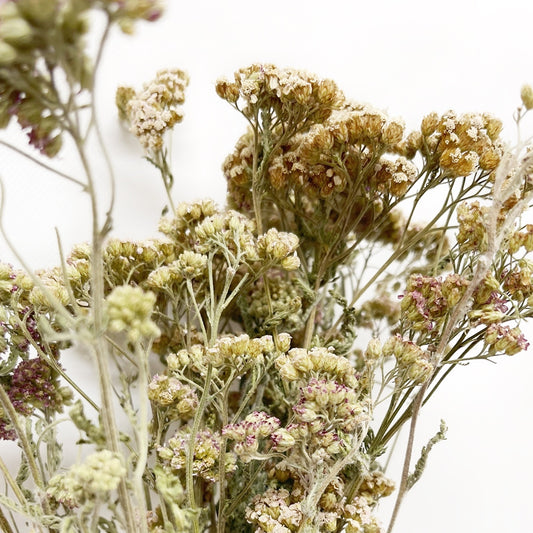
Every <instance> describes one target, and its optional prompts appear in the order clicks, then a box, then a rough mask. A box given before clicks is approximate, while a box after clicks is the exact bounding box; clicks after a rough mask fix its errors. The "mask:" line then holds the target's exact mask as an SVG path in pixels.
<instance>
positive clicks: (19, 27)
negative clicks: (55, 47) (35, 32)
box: [0, 18, 32, 46]
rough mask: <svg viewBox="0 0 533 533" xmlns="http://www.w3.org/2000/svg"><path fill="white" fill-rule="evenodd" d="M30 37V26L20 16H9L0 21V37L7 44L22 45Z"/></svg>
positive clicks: (26, 42) (27, 41)
mask: <svg viewBox="0 0 533 533" xmlns="http://www.w3.org/2000/svg"><path fill="white" fill-rule="evenodd" d="M31 38H32V31H31V26H30V25H29V24H28V23H27V22H26V21H25V20H24V19H22V18H11V19H8V20H3V21H2V22H1V23H0V39H2V40H4V41H5V42H6V43H8V44H11V45H13V46H24V45H25V44H28V43H29V42H30V41H31Z"/></svg>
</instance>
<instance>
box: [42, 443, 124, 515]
mask: <svg viewBox="0 0 533 533" xmlns="http://www.w3.org/2000/svg"><path fill="white" fill-rule="evenodd" d="M125 475H126V467H125V465H124V461H123V458H122V456H121V455H119V454H117V453H113V452H110V451H109V450H102V451H99V452H95V453H93V454H91V455H89V456H88V457H87V458H86V459H85V461H84V462H83V463H81V464H78V465H74V466H72V467H70V469H69V470H67V471H66V472H65V473H63V474H58V475H56V476H54V477H53V478H52V479H51V480H50V483H49V486H48V490H47V496H48V497H49V498H50V499H51V500H53V501H55V502H57V503H58V504H61V505H63V506H65V507H67V508H74V507H78V506H82V505H86V504H87V503H93V504H94V503H96V501H97V500H101V499H103V498H108V497H109V493H110V492H111V491H114V490H116V488H117V487H118V484H119V483H120V481H121V479H123V478H124V476H125Z"/></svg>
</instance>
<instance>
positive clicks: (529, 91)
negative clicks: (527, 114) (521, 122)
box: [520, 85, 533, 110]
mask: <svg viewBox="0 0 533 533" xmlns="http://www.w3.org/2000/svg"><path fill="white" fill-rule="evenodd" d="M520 98H522V103H523V104H524V107H525V108H526V109H527V110H529V109H532V108H533V87H531V85H523V86H522V90H521V91H520Z"/></svg>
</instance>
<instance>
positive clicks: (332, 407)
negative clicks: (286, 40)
mask: <svg viewBox="0 0 533 533" xmlns="http://www.w3.org/2000/svg"><path fill="white" fill-rule="evenodd" d="M37 4H39V5H37ZM44 4H46V6H45V5H44ZM90 9H99V10H101V11H103V12H104V14H105V18H106V21H107V23H108V26H106V28H105V30H104V35H103V36H102V42H101V44H102V45H103V44H104V41H105V36H106V35H107V30H108V29H109V28H110V27H111V25H113V24H115V23H116V24H118V25H119V26H120V27H121V29H122V30H123V31H126V32H129V31H131V28H132V24H133V22H134V21H135V20H138V19H144V20H148V21H151V20H155V19H157V18H158V17H159V16H160V14H161V9H160V6H159V3H158V2H156V1H155V0H131V1H130V0H128V1H126V2H124V1H116V0H109V1H99V2H74V1H70V0H64V1H63V0H62V1H61V2H59V0H57V1H51V2H47V3H43V2H37V1H36V0H18V1H16V2H15V1H12V0H9V1H4V2H0V95H1V96H2V98H1V99H0V126H1V127H5V126H7V124H8V123H9V122H10V120H11V118H12V117H13V116H16V117H17V120H18V122H19V123H20V125H21V127H22V128H23V129H25V130H26V131H27V132H28V135H29V140H30V144H31V145H32V146H34V147H35V148H37V149H39V150H40V151H41V152H42V153H44V154H45V155H47V156H49V157H54V155H55V154H56V153H57V152H58V150H59V149H60V148H61V146H62V140H63V138H64V136H65V135H69V136H70V137H71V139H72V140H73V144H74V147H75V149H76V153H77V155H78V156H79V157H80V161H81V164H82V167H83V168H84V169H85V175H84V178H83V180H84V181H82V180H80V179H78V178H73V177H72V176H68V175H66V174H64V173H62V172H59V171H55V172H56V174H58V175H60V176H61V177H63V178H65V179H68V180H69V181H71V182H75V183H76V184H78V185H80V186H82V187H83V188H84V190H85V191H86V192H87V193H88V194H89V195H90V197H91V199H92V202H91V206H92V216H93V231H92V241H91V242H90V243H88V244H80V245H77V246H75V247H74V249H73V250H72V251H71V252H70V254H65V255H63V254H61V263H60V264H59V265H58V266H57V267H54V268H50V269H48V270H44V271H39V272H37V273H33V272H30V271H29V270H28V269H17V268H14V267H12V266H11V265H7V264H0V438H2V439H4V440H14V441H16V442H17V443H18V444H19V445H20V448H21V450H22V452H23V453H22V461H21V464H20V474H19V476H18V477H16V478H15V477H14V476H13V475H12V474H11V473H10V471H9V470H8V468H7V467H6V466H5V465H4V463H3V462H2V461H0V469H1V470H2V473H3V475H4V476H5V478H6V486H8V490H7V494H6V495H5V496H2V498H0V499H1V502H2V506H3V507H5V508H6V509H9V511H10V512H13V516H15V514H18V515H20V516H24V519H25V520H26V521H27V522H28V523H31V524H32V527H33V528H34V529H35V530H36V531H41V530H42V531H44V530H45V529H46V530H49V529H53V530H54V531H56V530H57V531H74V530H76V531H117V532H118V531H128V532H129V531H135V532H137V531H138V532H140V533H163V532H171V531H184V532H193V533H206V532H208V531H210V532H212V531H216V532H217V533H224V532H229V531H242V532H243V533H252V532H280V533H281V532H299V533H319V532H332V533H333V532H340V531H346V532H347V533H378V532H383V531H384V528H383V527H382V526H381V525H380V521H379V519H378V511H379V509H378V504H379V502H380V500H381V498H384V497H388V496H390V495H391V494H392V493H393V492H394V491H395V486H396V485H397V486H398V489H397V494H398V496H397V504H396V508H395V511H394V514H393V517H392V520H391V522H390V525H389V531H391V530H392V527H393V525H394V521H395V518H396V516H397V513H398V509H399V507H400V504H401V501H402V499H403V496H404V495H405V493H406V491H407V490H408V489H409V488H410V487H411V486H412V484H413V483H414V482H415V481H417V480H418V479H419V477H420V475H421V474H422V471H423V470H424V467H425V466H426V463H427V459H428V454H429V451H430V450H431V447H432V446H433V445H434V444H435V443H436V442H437V441H439V440H442V439H443V438H444V424H441V430H440V431H439V432H438V433H437V435H436V436H435V437H433V438H432V439H431V440H430V441H429V442H428V444H427V446H426V447H424V448H423V450H422V453H421V457H420V460H419V461H418V462H417V463H416V466H415V469H414V473H410V472H409V467H410V463H411V455H412V446H413V439H414V434H415V429H416V421H417V417H418V414H419V411H420V409H421V407H422V404H423V403H424V402H426V401H428V400H429V399H430V398H431V397H432V396H433V394H434V393H435V392H436V390H437V389H438V387H439V385H440V383H441V382H442V380H443V379H444V378H448V375H449V374H450V373H451V372H452V370H455V369H457V368H460V367H461V366H463V365H464V364H467V363H469V362H471V361H473V360H476V359H493V358H495V357H496V356H501V355H509V356H511V355H515V354H517V353H518V352H520V351H524V350H526V349H527V348H528V346H529V343H528V340H527V339H526V338H525V336H524V333H523V329H524V328H523V326H524V322H525V321H526V320H527V319H528V318H530V317H531V316H532V315H533V311H532V306H533V288H532V283H531V278H532V274H533V260H532V259H531V258H530V257H529V255H528V254H529V253H531V251H532V250H533V226H532V225H530V224H523V223H522V222H521V219H520V217H521V215H522V214H523V213H524V212H525V210H526V208H527V207H528V206H529V204H530V202H531V194H532V190H533V182H532V179H531V175H532V171H533V161H532V157H533V156H532V154H533V150H532V148H531V147H529V146H519V147H518V148H516V149H515V150H509V149H506V148H505V145H504V143H503V141H502V140H501V139H500V132H501V129H502V123H501V122H500V121H499V120H498V119H496V118H495V117H493V116H492V115H490V114H488V113H481V114H480V113H462V114H460V113H456V112H454V111H448V112H446V113H444V114H441V115H439V114H437V113H429V114H427V115H426V116H424V118H423V119H422V121H421V124H420V127H419V128H417V129H416V130H415V131H411V132H408V131H406V129H405V125H404V123H403V121H402V120H401V119H398V118H394V117H390V116H389V115H388V114H387V113H385V112H383V111H381V110H379V109H375V108H373V107H372V106H370V105H368V104H360V103H357V102H354V101H351V100H349V99H347V98H346V97H345V96H344V94H343V93H342V92H341V91H340V90H339V88H338V87H337V85H336V84H335V83H334V82H333V81H331V80H328V79H321V78H319V77H318V76H315V75H313V74H310V73H307V72H304V71H301V70H297V69H290V68H278V67H276V66H274V65H270V64H253V65H251V66H249V67H246V68H242V69H240V70H239V71H237V72H236V73H235V76H234V78H233V80H231V81H230V80H225V79H222V80H219V81H218V82H217V83H216V92H217V93H218V95H219V96H221V97H222V98H223V99H224V100H226V101H227V102H229V103H230V104H231V105H232V106H233V107H234V108H235V109H236V110H238V111H239V112H240V113H242V114H243V115H244V117H245V118H246V121H247V125H248V129H247V130H246V131H245V132H244V134H243V135H242V136H241V138H240V139H238V140H237V143H236V146H235V150H234V152H233V153H232V154H230V155H229V156H228V157H227V158H226V160H225V162H224V164H223V173H224V176H225V177H226V179H227V184H228V204H229V205H228V207H227V208H219V207H217V206H216V205H215V204H214V202H212V201H211V200H203V201H196V202H191V203H181V204H177V205H175V204H174V202H173V199H172V196H171V187H172V184H173V175H172V169H171V167H170V164H169V157H168V155H169V143H168V142H167V139H168V135H167V134H168V132H169V131H170V130H171V129H172V128H173V126H174V125H175V124H177V123H178V122H180V121H181V120H182V111H181V109H182V107H181V106H182V104H183V103H184V91H185V88H186V86H187V85H188V77H187V75H186V74H185V73H184V72H183V71H181V70H179V69H168V70H162V71H160V72H158V73H157V74H156V77H155V79H154V80H152V81H151V82H149V83H147V84H146V85H145V86H144V87H143V89H141V90H140V91H136V90H134V89H132V88H128V87H121V88H119V89H118V91H117V94H116V101H117V105H118V109H119V115H120V118H121V119H122V120H125V121H126V122H128V123H129V126H130V129H131V131H132V132H133V134H134V135H135V136H136V137H137V138H138V140H139V141H140V143H141V145H142V147H143V150H144V154H145V156H146V158H147V159H148V160H149V161H150V162H151V163H152V164H154V165H155V166H156V167H157V168H158V169H159V171H160V173H161V176H162V178H163V182H164V185H165V189H166V191H167V194H168V204H169V205H168V206H167V208H166V209H165V212H166V214H165V216H163V218H162V219H161V221H160V224H159V231H160V233H161V235H160V236H159V237H157V238H154V239H151V240H146V241H139V242H137V241H131V240H128V239H127V238H120V237H113V238H110V237H109V232H110V229H111V212H110V211H109V212H108V213H107V216H106V218H105V220H104V221H102V220H101V218H100V216H99V215H100V206H99V204H98V202H97V194H96V191H95V177H94V176H93V174H92V173H91V165H90V164H89V163H90V154H91V153H92V152H91V151H90V149H91V144H90V142H89V140H90V139H91V138H92V137H96V141H97V142H99V143H100V146H99V147H98V149H99V150H104V151H105V144H104V143H102V141H101V140H100V139H99V135H96V136H92V135H89V133H90V132H91V129H92V128H93V127H94V124H95V123H96V122H95V121H96V118H97V117H94V116H92V113H93V111H94V106H93V105H92V103H93V102H92V96H93V88H94V87H93V85H94V71H93V70H92V68H91V67H90V64H91V63H90V61H89V60H88V57H87V54H86V51H85V44H84V34H85V32H86V31H87V29H88V26H87V25H86V22H85V19H86V15H87V12H88V11H89V10H90ZM94 68H95V69H96V68H98V59H97V60H96V61H95V62H94ZM59 76H60V77H61V78H62V79H63V81H65V82H66V86H67V87H68V91H70V92H69V94H68V95H66V98H67V100H65V95H62V94H61V95H60V94H59V93H58V92H57V91H56V90H55V84H54V80H55V79H56V78H57V77H59ZM30 78H31V79H30ZM28 84H29V85H28ZM28 87H31V88H32V90H31V91H30V90H28ZM521 98H522V106H521V107H520V108H519V109H518V111H517V115H516V118H517V120H518V121H520V120H521V118H522V117H523V116H524V114H525V113H526V112H528V110H530V109H532V108H533V90H532V89H531V87H529V86H524V87H523V88H522V91H521ZM67 104H68V105H67ZM85 112H87V113H88V115H87V117H86V118H87V120H85V117H83V118H84V120H79V119H80V118H81V115H82V114H83V113H85ZM78 115H79V116H78ZM83 124H89V129H86V128H85V129H84V128H83V127H82V125H83ZM0 142H1V143H2V144H3V145H6V146H9V143H6V142H4V141H1V140H0ZM39 164H41V165H42V163H41V162H39ZM44 166H45V167H46V168H48V169H49V170H50V169H51V170H54V169H53V168H52V167H50V166H48V165H44ZM110 178H111V179H112V172H111V173H110ZM428 199H429V201H431V202H432V203H431V206H432V208H431V210H430V213H429V217H428V215H427V213H428V210H427V208H426V206H427V203H426V202H427V200H428ZM169 208H170V209H169ZM422 215H423V217H422V218H423V219H425V221H424V220H422V221H421V220H419V219H420V218H421V216H422ZM0 230H1V231H2V234H4V236H5V237H7V236H6V235H5V231H4V229H3V227H2V225H1V224H0ZM15 253H16V252H15ZM76 346H84V347H85V348H86V350H87V351H88V352H89V353H90V354H91V356H92V358H93V359H92V360H93V361H94V364H95V372H94V375H95V378H96V379H97V380H98V385H99V390H100V395H99V396H98V395H94V394H89V393H88V392H87V391H86V390H85V387H84V386H82V384H81V383H77V382H76V381H75V380H74V379H73V378H72V377H71V375H70V374H71V372H70V370H71V368H72V365H73V364H75V363H73V358H72V357H73V354H72V353H67V352H66V350H67V349H69V348H71V347H76ZM111 367H114V368H115V369H116V372H115V373H112V372H111V371H110V369H111ZM114 395H116V396H117V398H116V400H118V401H115V398H114ZM70 403H72V404H73V405H72V407H71V408H70V409H69V410H68V418H69V419H70V421H71V422H72V424H73V425H74V427H75V428H76V429H77V431H78V432H79V439H78V441H77V445H78V446H79V448H80V450H79V451H80V455H79V457H80V460H79V461H77V462H76V464H74V465H72V464H67V463H66V461H65V460H64V458H63V457H62V453H61V449H62V448H61V446H62V445H63V444H65V445H68V446H72V442H70V441H68V442H63V440H64V439H63V438H62V436H61V434H60V433H58V432H56V427H57V426H58V424H59V422H60V421H62V420H63V419H62V418H60V416H61V413H63V412H65V407H66V406H68V405H69V404H70ZM378 406H380V407H382V408H383V409H382V408H380V409H377V407H378ZM406 424H408V425H410V434H409V438H408V445H407V449H406V452H405V459H404V470H403V473H402V476H401V478H400V479H399V482H398V483H396V484H395V483H394V482H393V480H391V479H390V478H389V477H388V475H387V472H386V465H387V464H388V458H389V457H390V454H391V453H392V452H393V448H394V447H393V446H391V443H392V442H394V440H395V437H396V436H397V435H398V432H399V431H400V429H401V428H402V427H404V426H405V425H406ZM12 522H13V521H12V520H11V515H9V513H6V512H4V511H3V510H2V509H0V526H1V527H2V529H4V530H6V531H8V532H11V531H14V527H12Z"/></svg>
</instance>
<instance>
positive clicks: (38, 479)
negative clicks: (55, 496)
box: [0, 385, 51, 514]
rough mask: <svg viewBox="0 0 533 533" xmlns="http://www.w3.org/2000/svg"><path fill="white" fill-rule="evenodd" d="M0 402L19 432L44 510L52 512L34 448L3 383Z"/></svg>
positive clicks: (0, 387)
mask: <svg viewBox="0 0 533 533" xmlns="http://www.w3.org/2000/svg"><path fill="white" fill-rule="evenodd" d="M0 403H1V404H2V408H3V409H4V411H5V412H6V413H7V415H8V417H9V420H10V421H11V423H12V424H13V427H14V429H15V432H16V433H17V437H18V439H19V443H20V447H21V448H22V451H23V452H24V455H25V457H26V460H27V461H28V467H29V469H30V472H31V476H32V478H33V481H34V483H35V485H36V487H37V489H38V490H39V492H40V493H41V494H40V495H41V500H42V506H43V510H44V512H45V514H50V513H51V510H50V506H49V505H48V500H47V499H46V497H45V496H44V492H45V483H44V479H43V478H42V476H41V472H40V471H39V467H38V465H37V462H36V461H35V456H34V452H33V450H32V447H31V444H30V441H29V440H28V436H27V434H26V431H25V430H24V429H23V428H22V426H21V424H20V415H19V414H18V413H17V412H16V411H15V408H14V407H13V404H12V403H11V400H10V399H9V396H8V395H7V393H6V391H5V389H4V387H3V385H0Z"/></svg>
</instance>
